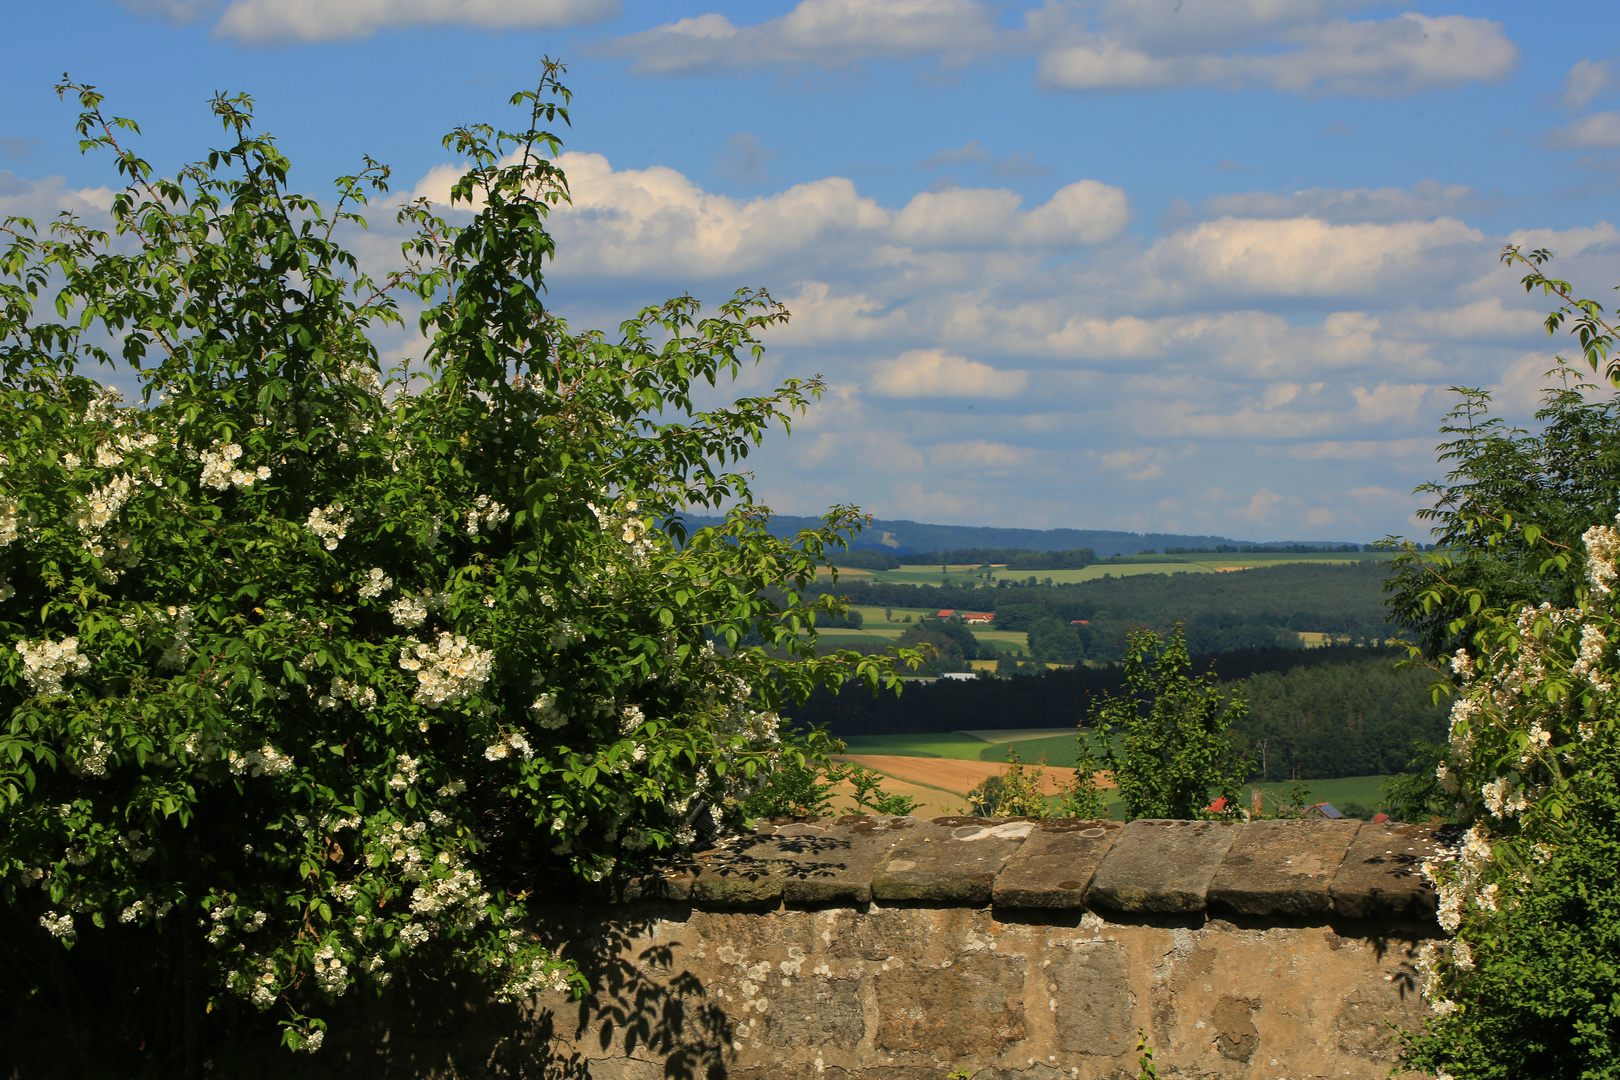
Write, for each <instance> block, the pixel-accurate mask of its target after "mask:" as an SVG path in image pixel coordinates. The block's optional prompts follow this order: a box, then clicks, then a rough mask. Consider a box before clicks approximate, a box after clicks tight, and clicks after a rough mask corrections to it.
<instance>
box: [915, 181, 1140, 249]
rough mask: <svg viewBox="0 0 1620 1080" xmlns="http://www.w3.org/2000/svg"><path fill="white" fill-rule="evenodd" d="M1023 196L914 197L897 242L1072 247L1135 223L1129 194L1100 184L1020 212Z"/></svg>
mask: <svg viewBox="0 0 1620 1080" xmlns="http://www.w3.org/2000/svg"><path fill="white" fill-rule="evenodd" d="M1022 203H1023V196H1021V195H1019V194H1017V193H1016V192H1012V191H1008V190H1006V189H1005V188H951V189H948V190H946V191H924V192H921V193H919V194H917V195H914V196H912V199H911V201H910V202H909V203H907V204H906V206H905V208H904V209H902V210H901V211H900V214H899V216H897V217H896V218H895V221H894V228H893V233H894V236H895V238H896V239H898V240H900V241H901V242H902V243H904V244H907V245H910V246H912V247H921V248H982V247H1001V246H1006V245H1007V244H1008V242H1009V241H1011V242H1012V243H1013V244H1015V245H1019V246H1025V247H1035V248H1069V247H1079V246H1082V245H1086V244H1099V243H1103V242H1104V241H1107V240H1112V239H1113V238H1114V237H1115V236H1118V235H1119V233H1120V232H1121V231H1123V230H1124V228H1125V226H1126V225H1128V224H1129V223H1130V219H1131V210H1130V202H1129V200H1128V199H1127V198H1126V197H1125V192H1123V191H1121V190H1120V189H1119V188H1116V187H1110V186H1109V185H1107V184H1101V183H1098V182H1097V181H1095V180H1081V181H1080V182H1078V183H1074V184H1069V185H1067V186H1065V187H1062V188H1059V189H1058V190H1057V191H1056V192H1054V193H1053V195H1052V197H1051V198H1050V199H1049V200H1047V201H1046V202H1045V203H1044V204H1042V205H1041V206H1038V207H1036V208H1035V209H1034V210H1030V211H1028V212H1023V213H1020V212H1019V207H1020V206H1021V205H1022Z"/></svg>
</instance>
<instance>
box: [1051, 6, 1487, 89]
mask: <svg viewBox="0 0 1620 1080" xmlns="http://www.w3.org/2000/svg"><path fill="white" fill-rule="evenodd" d="M1131 6H1132V7H1134V8H1136V9H1138V10H1142V9H1146V8H1150V7H1152V5H1131ZM1198 6H1199V7H1203V8H1206V9H1207V11H1208V12H1209V13H1210V14H1212V15H1214V16H1215V17H1216V18H1217V19H1220V20H1224V21H1223V22H1222V24H1221V27H1220V28H1221V29H1225V30H1226V31H1227V32H1226V33H1225V34H1216V35H1214V36H1212V37H1211V38H1210V39H1208V40H1209V41H1210V42H1211V43H1213V42H1215V41H1219V40H1220V39H1221V38H1224V39H1225V40H1226V41H1227V42H1228V43H1229V44H1230V46H1231V47H1232V49H1233V51H1228V52H1210V51H1203V50H1205V49H1208V47H1209V45H1208V44H1201V43H1199V42H1197V41H1196V39H1195V38H1193V37H1192V36H1191V35H1187V34H1185V30H1186V29H1187V28H1186V27H1182V28H1179V30H1178V32H1177V33H1176V34H1173V35H1166V34H1164V33H1162V32H1161V33H1155V32H1152V31H1155V30H1162V26H1144V25H1143V24H1141V23H1139V22H1137V23H1133V22H1132V21H1131V20H1129V19H1125V18H1116V19H1115V20H1114V21H1113V22H1112V23H1110V22H1109V20H1107V19H1106V18H1105V19H1101V20H1095V21H1094V22H1093V23H1092V24H1091V25H1086V24H1079V25H1076V24H1075V23H1073V22H1070V21H1069V20H1068V19H1067V18H1066V17H1064V16H1061V15H1059V14H1057V13H1058V12H1059V11H1061V9H1055V8H1048V9H1045V11H1044V12H1043V13H1042V18H1041V19H1039V20H1035V19H1032V23H1035V22H1037V21H1038V22H1040V23H1042V24H1044V25H1041V26H1040V31H1041V33H1040V36H1041V37H1043V38H1048V39H1051V38H1056V39H1058V40H1060V41H1061V40H1062V39H1063V38H1064V37H1067V38H1068V40H1067V41H1064V42H1063V43H1061V44H1058V45H1056V46H1055V47H1052V48H1049V49H1047V50H1045V51H1044V52H1043V53H1042V55H1041V57H1040V66H1039V73H1040V80H1041V82H1042V84H1043V85H1045V86H1047V87H1048V88H1050V89H1054V90H1081V91H1087V90H1155V89H1162V88H1167V87H1173V86H1215V87H1223V88H1228V89H1242V88H1247V87H1265V88H1269V89H1272V90H1278V91H1282V92H1286V93H1302V94H1303V93H1312V94H1343V95H1353V96H1364V97H1382V96H1388V95H1394V94H1408V93H1415V92H1417V91H1420V90H1425V89H1429V88H1431V87H1436V86H1447V85H1455V84H1458V83H1463V82H1474V81H1487V82H1490V81H1496V80H1498V79H1501V78H1503V77H1505V76H1506V75H1507V74H1508V73H1509V72H1510V71H1512V70H1513V68H1514V67H1515V65H1516V64H1517V63H1518V56H1519V53H1518V49H1517V48H1516V47H1515V46H1514V45H1513V43H1512V42H1511V41H1509V40H1508V39H1507V38H1506V37H1505V36H1504V35H1503V33H1502V26H1501V24H1500V23H1494V22H1490V21H1488V20H1485V19H1476V18H1471V17H1468V16H1462V15H1442V16H1434V17H1431V16H1427V15H1419V14H1417V13H1415V12H1405V13H1402V14H1400V15H1397V16H1395V17H1394V18H1390V19H1384V20H1369V21H1350V20H1345V19H1327V20H1322V19H1321V18H1320V16H1319V15H1318V17H1317V19H1315V20H1312V21H1305V20H1285V19H1272V20H1269V21H1268V20H1261V19H1244V18H1241V17H1237V18H1234V17H1232V16H1233V12H1234V9H1235V8H1237V7H1238V5H1231V4H1225V5H1222V4H1211V5H1198ZM1310 6H1311V7H1318V8H1319V5H1310ZM1243 7H1244V8H1246V9H1247V10H1246V11H1245V12H1244V14H1252V13H1253V12H1255V11H1256V10H1258V9H1260V7H1261V6H1260V5H1255V6H1253V7H1249V6H1248V5H1243ZM1265 7H1266V8H1269V9H1271V10H1272V11H1274V12H1276V13H1278V14H1283V15H1287V14H1295V15H1298V14H1300V11H1299V9H1300V8H1301V7H1302V5H1297V4H1286V3H1284V4H1277V5H1265ZM1290 9H1293V10H1292V11H1290ZM1118 10H1119V9H1118V7H1115V6H1111V7H1110V12H1111V13H1117V12H1118ZM1065 22H1069V25H1068V26H1064V25H1063V23H1065ZM1099 24H1100V25H1099ZM1065 31H1066V32H1065Z"/></svg>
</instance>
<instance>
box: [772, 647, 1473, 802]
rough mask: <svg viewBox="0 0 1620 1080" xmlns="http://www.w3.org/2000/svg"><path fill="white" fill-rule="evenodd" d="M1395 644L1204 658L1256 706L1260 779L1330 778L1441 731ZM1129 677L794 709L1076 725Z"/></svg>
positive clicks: (900, 722) (848, 715)
mask: <svg viewBox="0 0 1620 1080" xmlns="http://www.w3.org/2000/svg"><path fill="white" fill-rule="evenodd" d="M1404 656H1405V653H1404V651H1402V650H1398V649H1394V648H1358V647H1353V646H1339V647H1336V648H1325V649H1283V648H1269V649H1244V650H1238V651H1234V652H1227V653H1221V654H1218V655H1213V656H1202V657H1198V658H1196V659H1195V661H1194V664H1195V668H1196V670H1198V671H1199V672H1201V673H1202V672H1213V673H1214V675H1215V676H1216V678H1217V679H1219V680H1220V684H1221V688H1222V690H1223V691H1224V692H1225V693H1227V694H1228V695H1230V694H1233V693H1238V694H1241V695H1242V697H1243V698H1244V699H1245V700H1246V701H1247V702H1248V703H1249V712H1248V715H1247V716H1246V717H1244V719H1242V720H1241V721H1239V722H1238V724H1237V725H1236V726H1235V731H1236V734H1237V736H1238V745H1239V746H1240V748H1242V750H1243V751H1244V752H1246V753H1247V754H1248V755H1249V757H1250V760H1251V764H1252V767H1253V777H1252V778H1253V779H1254V780H1256V781H1259V780H1266V781H1272V782H1276V781H1287V780H1295V779H1299V780H1314V779H1331V778H1333V777H1339V776H1368V775H1372V774H1377V773H1393V772H1399V771H1401V770H1402V769H1405V768H1406V767H1407V766H1408V764H1409V761H1410V759H1411V757H1412V742H1413V740H1414V739H1425V740H1428V741H1430V742H1434V741H1438V740H1440V739H1441V737H1442V735H1443V733H1444V730H1445V715H1446V706H1445V705H1444V703H1442V704H1440V705H1436V704H1434V703H1433V702H1432V700H1431V698H1430V694H1429V686H1430V684H1431V683H1432V682H1433V680H1434V676H1433V674H1432V673H1430V672H1429V671H1427V670H1425V669H1421V668H1419V669H1405V670H1398V669H1397V667H1396V664H1397V661H1399V660H1400V659H1402V658H1404ZM1123 685H1124V670H1123V668H1122V667H1121V666H1120V665H1117V664H1110V665H1107V666H1106V667H1077V668H1060V669H1056V670H1052V671H1047V672H1044V673H1042V674H1038V675H1021V676H1018V677H1015V678H1011V679H976V680H972V681H963V682H957V681H951V680H941V681H939V682H935V683H912V684H909V685H907V686H906V688H905V691H904V692H903V693H902V694H900V695H899V696H898V697H896V696H895V695H893V694H890V693H879V694H876V695H873V694H872V693H871V692H870V691H868V690H867V689H865V688H864V687H854V686H851V687H846V688H845V689H844V690H843V691H842V692H841V693H839V694H837V695H833V694H830V693H825V692H821V693H817V694H816V695H814V696H812V697H811V698H810V700H809V701H807V702H805V703H804V704H803V705H801V706H799V707H798V708H796V709H790V710H789V713H790V715H791V717H792V719H793V720H794V721H795V722H796V723H797V724H799V725H819V726H824V727H826V728H827V729H828V731H829V732H830V733H831V734H833V735H887V734H896V735H897V734H925V733H938V732H947V731H962V730H980V729H993V728H1020V727H1023V728H1035V727H1053V728H1058V727H1072V726H1078V725H1079V724H1080V723H1081V722H1082V721H1084V720H1085V719H1087V718H1088V717H1089V716H1090V715H1091V712H1092V709H1093V707H1094V706H1095V704H1096V703H1097V702H1098V701H1099V700H1101V698H1102V697H1103V696H1104V695H1109V694H1117V693H1119V692H1120V691H1121V689H1122V688H1123Z"/></svg>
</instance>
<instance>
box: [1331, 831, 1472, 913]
mask: <svg viewBox="0 0 1620 1080" xmlns="http://www.w3.org/2000/svg"><path fill="white" fill-rule="evenodd" d="M1454 831H1455V830H1451V829H1446V828H1443V827H1440V826H1435V825H1396V824H1388V825H1374V824H1373V823H1372V822H1367V823H1366V824H1364V825H1362V827H1361V831H1360V832H1359V833H1357V834H1356V839H1355V843H1353V844H1351V845H1350V850H1349V852H1348V853H1346V855H1345V857H1344V863H1343V864H1342V865H1341V866H1340V867H1339V872H1338V873H1337V874H1336V875H1335V876H1334V878H1333V888H1332V892H1333V908H1334V910H1335V911H1337V912H1338V913H1339V914H1340V915H1343V916H1345V917H1346V918H1351V919H1381V918H1397V919H1399V918H1409V919H1424V918H1429V917H1431V916H1433V914H1434V911H1435V908H1436V907H1437V906H1438V900H1437V898H1436V897H1435V894H1434V890H1433V889H1432V888H1430V887H1429V883H1428V882H1427V881H1425V880H1424V879H1423V862H1424V860H1426V859H1431V858H1435V857H1437V856H1439V857H1446V856H1448V855H1449V854H1450V847H1451V842H1452V840H1453V838H1452V836H1451V835H1450V834H1451V833H1452V832H1454Z"/></svg>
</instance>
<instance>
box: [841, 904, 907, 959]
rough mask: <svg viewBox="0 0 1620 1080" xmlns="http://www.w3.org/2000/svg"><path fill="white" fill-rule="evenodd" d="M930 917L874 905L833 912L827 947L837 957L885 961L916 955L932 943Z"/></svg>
mask: <svg viewBox="0 0 1620 1080" xmlns="http://www.w3.org/2000/svg"><path fill="white" fill-rule="evenodd" d="M932 929H933V926H932V920H924V919H920V918H917V917H915V916H914V915H913V913H912V912H910V911H905V910H898V909H894V908H890V909H887V910H884V909H882V908H874V909H872V910H871V911H869V912H866V913H864V914H862V913H859V912H855V911H840V912H837V913H836V916H835V919H834V922H833V925H832V928H831V930H829V931H828V939H829V940H828V942H827V951H828V953H829V954H830V955H831V956H833V957H835V958H836V959H839V960H875V961H884V960H889V959H892V958H894V957H897V956H907V957H917V956H922V955H923V954H924V953H925V952H927V950H928V948H929V947H930V945H931V944H932V942H931V940H930V938H931V936H932V935H931V931H932Z"/></svg>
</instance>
